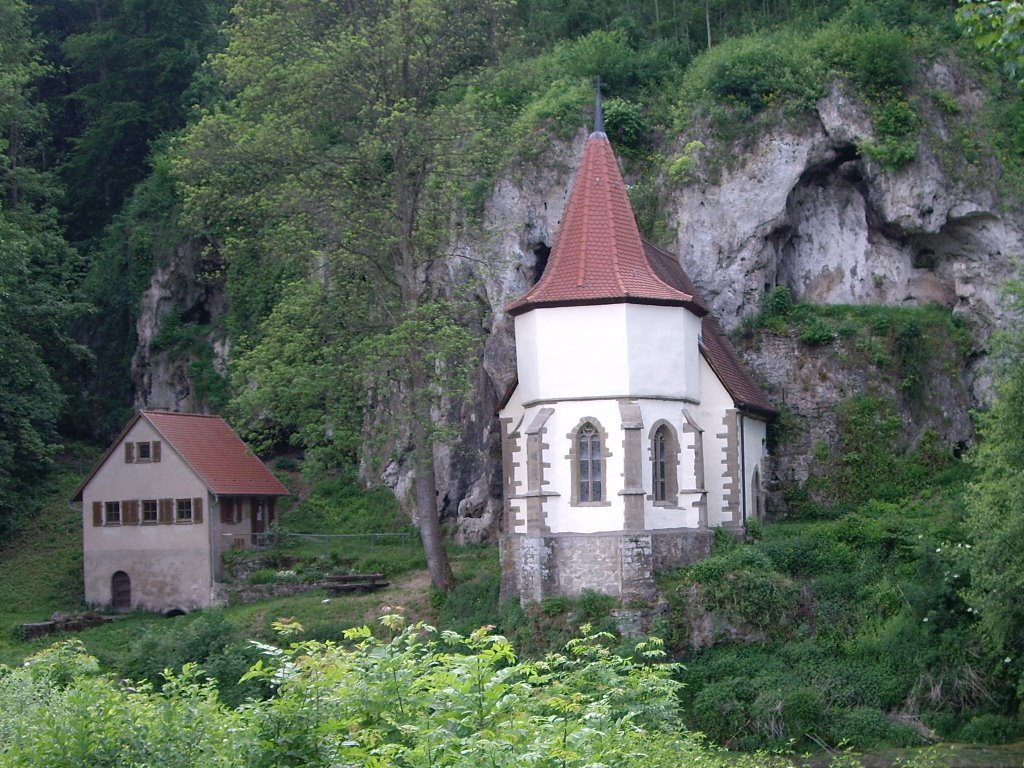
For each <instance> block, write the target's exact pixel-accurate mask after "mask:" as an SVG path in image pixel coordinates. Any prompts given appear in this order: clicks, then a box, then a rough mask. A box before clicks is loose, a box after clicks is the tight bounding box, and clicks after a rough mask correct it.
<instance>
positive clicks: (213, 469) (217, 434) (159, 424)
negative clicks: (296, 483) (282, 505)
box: [139, 411, 288, 496]
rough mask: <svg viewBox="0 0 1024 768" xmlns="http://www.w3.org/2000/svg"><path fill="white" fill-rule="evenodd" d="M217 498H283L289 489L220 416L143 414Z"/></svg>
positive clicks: (165, 412) (153, 412) (155, 412)
mask: <svg viewBox="0 0 1024 768" xmlns="http://www.w3.org/2000/svg"><path fill="white" fill-rule="evenodd" d="M139 415H140V416H141V417H142V418H144V419H146V420H147V421H148V422H149V423H150V424H152V425H153V427H154V429H156V431H157V432H159V433H160V435H161V436H162V437H163V438H164V439H165V440H166V441H167V443H168V444H169V445H170V446H171V447H172V448H173V449H174V450H175V451H177V452H178V455H179V456H181V458H182V459H184V460H185V463H186V464H188V465H189V466H190V467H192V469H193V470H195V472H196V474H197V475H199V477H200V478H201V479H202V481H203V482H204V483H206V485H207V487H208V488H209V489H210V490H211V491H212V492H213V493H214V494H216V495H218V496H220V495H235V494H237V495H243V494H244V495H247V496H251V495H255V496H285V495H287V494H288V489H287V488H285V487H284V486H283V485H282V484H281V482H280V481H279V480H278V479H277V478H276V477H274V476H273V475H272V474H271V473H270V470H268V469H267V468H266V467H265V466H263V462H262V461H260V460H259V459H258V458H256V455H255V454H253V452H252V451H251V450H249V447H248V446H247V445H246V444H245V443H244V442H242V438H240V437H239V436H238V435H237V434H235V431H234V430H233V429H232V428H231V427H230V426H228V423H227V422H226V421H224V419H222V418H221V417H220V416H209V415H206V414H199V413H171V412H169V411H142V412H141V413H140V414H139Z"/></svg>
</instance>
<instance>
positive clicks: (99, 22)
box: [37, 0, 229, 243]
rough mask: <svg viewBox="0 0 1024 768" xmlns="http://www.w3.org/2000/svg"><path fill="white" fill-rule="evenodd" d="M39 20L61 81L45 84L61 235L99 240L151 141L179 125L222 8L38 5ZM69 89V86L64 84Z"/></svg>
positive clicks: (125, 0)
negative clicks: (60, 186)
mask: <svg viewBox="0 0 1024 768" xmlns="http://www.w3.org/2000/svg"><path fill="white" fill-rule="evenodd" d="M39 5H40V7H39V8H38V9H37V19H38V23H39V25H40V27H41V28H42V31H43V33H44V34H46V35H47V36H49V38H50V40H51V46H50V51H51V52H52V54H53V55H54V58H55V62H56V64H57V65H58V66H61V67H62V68H63V72H64V77H65V78H67V79H66V80H65V81H63V82H62V81H60V80H57V81H56V82H52V83H51V84H50V92H49V96H50V99H51V100H52V103H53V106H54V107H55V108H56V109H55V113H56V114H55V118H56V121H55V123H56V124H55V134H56V138H57V139H58V141H59V143H58V147H57V148H58V151H59V152H60V153H61V156H60V158H59V162H60V173H61V178H62V180H63V182H64V184H65V186H66V188H67V193H68V194H67V199H66V209H67V210H66V214H67V224H68V234H69V237H70V238H71V240H72V241H73V242H76V243H82V242H85V241H89V240H91V239H92V238H95V237H97V236H99V235H100V233H101V232H102V230H103V228H104V227H105V226H106V225H107V224H108V223H109V222H110V221H111V219H112V218H113V216H114V214H115V213H117V211H118V210H120V208H121V205H122V203H123V202H124V201H125V200H126V199H127V197H128V195H129V194H130V192H131V190H132V188H133V187H134V186H135V185H136V184H137V183H138V182H140V181H141V180H142V179H144V178H145V177H146V175H147V173H148V171H149V167H148V160H149V155H150V151H151V143H152V142H153V141H154V140H156V139H157V138H158V137H159V136H160V135H161V134H163V133H164V132H166V131H169V130H174V129H177V128H180V127H181V126H182V125H184V123H185V118H186V115H187V112H188V108H189V104H188V103H187V100H186V99H185V98H184V94H185V93H186V91H187V89H188V88H189V85H190V84H191V82H192V76H193V73H194V72H195V70H196V68H197V67H198V66H199V64H200V63H201V62H202V60H203V58H204V57H205V55H206V54H207V53H208V52H209V51H210V50H211V49H212V48H213V47H214V46H215V45H216V44H217V39H218V38H217V28H218V25H219V24H220V22H221V21H222V20H223V19H224V17H225V15H226V11H227V7H228V5H229V3H227V2H226V0H130V1H129V0H70V2H67V1H66V0H62V2H59V3H50V2H41V3H40V4H39ZM65 83H66V85H65Z"/></svg>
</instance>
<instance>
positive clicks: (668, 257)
mask: <svg viewBox="0 0 1024 768" xmlns="http://www.w3.org/2000/svg"><path fill="white" fill-rule="evenodd" d="M643 243H644V252H645V253H646V254H647V258H648V259H649V260H650V262H651V266H652V267H653V268H654V271H655V272H657V273H658V274H659V275H660V276H661V278H662V279H663V280H664V281H665V282H667V283H668V284H669V285H672V286H675V287H676V288H678V289H679V290H680V291H685V292H686V293H689V294H692V295H693V297H694V301H697V302H699V303H700V305H701V306H706V305H705V304H704V299H702V298H701V296H700V294H699V293H698V292H697V289H696V288H695V287H694V285H693V283H692V282H691V280H690V276H689V275H687V274H686V272H685V271H684V270H683V267H682V266H681V265H680V264H679V261H678V260H677V259H676V258H675V257H674V256H673V255H672V254H670V253H668V252H667V251H663V250H661V249H660V248H658V247H657V246H656V245H654V244H653V243H650V242H648V241H647V240H644V241H643ZM700 349H701V352H703V353H704V359H705V360H707V361H708V365H710V366H711V369H712V370H713V371H714V372H715V375H716V376H718V378H719V379H720V380H721V382H722V384H723V385H724V386H725V388H726V390H727V391H728V392H729V395H730V397H732V399H733V401H734V402H735V403H736V406H737V407H738V408H740V409H741V410H747V411H751V412H754V413H757V414H761V415H764V416H770V415H772V414H774V413H776V410H775V408H774V407H772V404H771V401H770V400H769V399H768V398H767V397H766V396H765V394H764V392H762V391H761V388H760V387H759V386H757V384H756V383H755V382H754V380H753V379H752V378H751V376H750V373H748V372H747V368H746V366H744V365H743V362H742V361H741V360H740V358H739V355H737V354H736V350H735V348H734V347H733V346H732V343H731V342H730V341H729V337H728V336H726V335H725V331H723V330H722V326H721V325H719V324H718V319H717V318H715V316H714V315H711V314H707V315H704V317H703V318H702V319H701V345H700Z"/></svg>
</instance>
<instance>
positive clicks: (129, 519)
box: [121, 499, 139, 525]
mask: <svg viewBox="0 0 1024 768" xmlns="http://www.w3.org/2000/svg"><path fill="white" fill-rule="evenodd" d="M121 517H122V520H121V522H122V523H124V524H125V525H138V524H139V500H138V499H132V500H130V501H122V502H121Z"/></svg>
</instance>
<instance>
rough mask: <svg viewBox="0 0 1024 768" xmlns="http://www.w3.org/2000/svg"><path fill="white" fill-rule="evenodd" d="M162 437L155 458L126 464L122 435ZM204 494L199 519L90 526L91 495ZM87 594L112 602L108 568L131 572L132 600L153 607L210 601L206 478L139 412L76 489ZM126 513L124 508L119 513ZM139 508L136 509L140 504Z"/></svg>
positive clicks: (90, 599) (130, 438)
mask: <svg viewBox="0 0 1024 768" xmlns="http://www.w3.org/2000/svg"><path fill="white" fill-rule="evenodd" d="M125 440H127V441H131V442H147V441H154V440H160V441H161V451H160V461H159V462H155V463H154V462H150V463H133V464H126V463H125V461H124V448H123V442H124V441H125ZM196 497H200V498H202V499H203V522H202V523H199V524H195V523H173V524H171V525H160V524H147V525H141V524H140V525H120V526H106V525H104V526H93V524H92V519H93V518H92V505H93V502H94V501H100V502H104V501H129V500H133V499H134V500H142V499H157V500H159V499H165V498H174V499H183V498H190V499H191V498H196ZM82 501H83V503H82V524H83V529H82V539H83V548H84V557H83V561H84V562H83V566H84V568H83V570H84V578H85V600H86V602H87V603H90V604H94V605H106V604H108V603H110V602H111V592H110V589H111V582H110V579H111V576H112V575H113V574H114V572H115V571H124V572H125V573H127V574H128V576H129V578H130V579H131V585H132V604H133V606H136V605H138V606H142V607H146V608H149V609H151V610H158V611H159V610H167V609H169V608H186V609H191V608H198V607H203V606H206V605H209V604H210V601H211V599H212V597H211V595H212V587H213V573H212V562H211V551H210V539H209V537H210V528H209V525H210V519H211V516H212V513H211V507H212V501H213V498H212V497H211V496H210V495H209V494H208V493H207V489H206V486H205V485H204V484H203V483H202V481H200V480H199V478H198V477H196V475H195V473H194V472H192V470H191V469H190V468H189V467H188V465H187V464H186V463H185V462H184V461H183V460H182V459H181V457H180V456H178V454H177V453H175V451H174V449H173V448H171V446H170V445H169V444H168V443H167V441H165V440H163V439H162V438H161V437H160V435H159V434H158V433H157V432H156V430H154V429H153V427H152V425H150V424H149V422H147V421H146V420H145V419H139V420H138V421H137V422H136V423H135V424H134V425H133V427H132V429H131V430H130V431H129V432H128V434H127V435H126V436H125V437H124V438H123V440H122V441H121V442H120V443H118V444H117V445H116V446H115V447H114V450H113V451H112V452H111V453H110V455H109V456H108V457H107V460H106V461H105V462H104V463H103V465H102V466H101V467H100V468H99V469H98V470H97V471H96V474H95V475H94V476H93V477H92V479H91V480H90V481H89V484H88V485H87V486H86V487H85V489H84V490H83V492H82ZM123 514H124V512H123V510H122V515H123ZM140 515H141V509H140Z"/></svg>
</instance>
